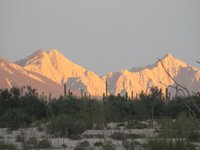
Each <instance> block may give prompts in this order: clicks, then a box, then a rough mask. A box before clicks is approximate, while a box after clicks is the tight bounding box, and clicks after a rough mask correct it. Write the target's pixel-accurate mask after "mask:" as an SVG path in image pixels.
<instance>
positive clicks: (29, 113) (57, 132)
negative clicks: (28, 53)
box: [0, 87, 200, 149]
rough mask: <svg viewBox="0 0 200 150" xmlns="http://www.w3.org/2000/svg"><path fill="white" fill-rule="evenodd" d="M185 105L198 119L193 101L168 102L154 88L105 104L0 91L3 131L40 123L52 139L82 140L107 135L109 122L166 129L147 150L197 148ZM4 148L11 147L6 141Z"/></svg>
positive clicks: (197, 136)
mask: <svg viewBox="0 0 200 150" xmlns="http://www.w3.org/2000/svg"><path fill="white" fill-rule="evenodd" d="M192 100H193V101H195V103H196V104H197V105H198V106H199V107H200V96H199V95H198V94H196V95H194V96H192ZM185 101H187V104H188V105H189V106H190V108H191V109H192V111H193V112H194V113H195V115H196V118H197V119H199V118H200V113H198V110H197V109H196V107H195V106H194V105H193V101H191V100H190V99H188V98H187V97H176V98H174V99H172V100H166V99H165V97H164V96H163V95H162V92H160V90H158V89H156V88H152V89H151V93H150V94H148V95H146V94H145V93H141V94H140V96H139V97H138V98H136V99H134V100H131V99H129V98H128V97H127V96H125V97H123V96H108V97H106V98H104V99H103V100H95V99H91V98H90V97H88V98H87V97H85V98H82V99H78V98H76V97H74V96H73V95H71V94H70V95H68V96H67V97H66V98H64V97H62V96H61V97H60V98H58V99H51V97H49V99H48V100H47V99H45V98H44V97H42V96H38V94H37V92H36V90H35V89H32V88H31V87H28V88H25V89H24V88H12V89H10V90H8V89H5V90H1V91H0V128H10V129H11V130H16V129H19V128H27V127H30V126H31V125H32V124H33V123H38V124H45V125H46V126H45V127H46V129H47V132H48V134H49V135H50V136H51V137H63V138H71V139H80V138H82V137H81V134H82V133H83V132H84V131H85V130H88V129H100V130H103V129H104V128H105V127H106V126H107V124H108V123H110V122H122V124H121V126H125V128H126V129H132V128H134V129H142V128H149V127H152V126H153V125H154V124H153V122H154V121H156V122H158V123H159V125H160V126H161V127H160V128H159V129H158V130H157V132H158V135H157V137H156V139H154V138H153V139H149V140H148V142H147V143H146V145H144V146H143V147H144V148H147V149H160V148H159V147H160V146H162V145H166V146H165V148H166V149H194V147H193V146H192V145H191V144H190V142H196V141H199V139H200V134H199V129H198V126H197V125H196V124H195V122H194V120H193V119H191V117H190V113H191V112H190V110H189V109H188V106H187V105H185ZM141 120H150V124H149V125H147V124H142V123H141V122H139V121H141ZM123 122H126V124H123ZM119 127H120V125H119ZM139 137H140V136H138V135H131V134H124V135H123V136H122V133H117V132H116V133H115V134H113V135H112V136H111V138H114V139H117V140H122V141H124V139H134V138H139ZM168 139H174V140H168ZM0 145H4V146H8V147H12V145H9V144H6V143H3V142H1V144H0ZM100 145H102V146H103V147H106V145H104V144H100ZM109 145H110V144H108V146H109ZM182 146H183V147H182Z"/></svg>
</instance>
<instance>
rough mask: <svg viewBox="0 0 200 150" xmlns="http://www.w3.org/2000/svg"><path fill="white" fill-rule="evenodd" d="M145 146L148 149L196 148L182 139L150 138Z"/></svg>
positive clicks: (182, 149)
mask: <svg viewBox="0 0 200 150" xmlns="http://www.w3.org/2000/svg"><path fill="white" fill-rule="evenodd" d="M144 147H145V149H148V150H161V149H162V150H195V147H194V146H193V145H191V144H190V143H189V142H188V141H185V140H182V139H174V140H172V139H168V140H167V139H150V140H149V141H148V142H147V144H146V145H145V146H144Z"/></svg>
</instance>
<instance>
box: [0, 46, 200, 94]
mask: <svg viewBox="0 0 200 150" xmlns="http://www.w3.org/2000/svg"><path fill="white" fill-rule="evenodd" d="M161 61H162V64H163V65H164V66H165V68H166V70H167V71H168V72H169V73H170V75H171V76H172V77H173V78H174V79H175V80H176V81H177V82H178V83H180V84H181V85H183V86H185V87H186V88H187V89H188V90H189V92H190V93H192V92H198V91H199V90H200V70H199V69H198V68H195V67H193V66H190V65H188V64H186V63H184V62H183V61H181V60H179V59H176V58H174V57H173V56H172V55H171V54H167V55H165V56H164V57H163V58H162V59H161ZM0 74H1V79H0V88H11V87H13V86H17V87H21V86H28V85H29V86H32V87H33V88H36V89H37V90H38V92H39V93H40V94H41V93H44V94H45V95H49V93H51V95H52V96H54V97H58V96H60V95H63V85H64V84H66V86H67V89H70V90H71V91H73V93H74V94H75V95H77V96H78V95H79V96H80V93H81V91H82V92H84V93H87V95H91V96H93V97H102V95H103V93H105V91H106V86H105V82H106V81H107V84H108V93H109V94H113V95H117V94H122V95H124V94H125V93H126V92H127V93H128V95H129V96H130V95H132V96H136V95H137V94H139V93H140V92H141V91H143V92H149V90H150V88H151V87H153V86H156V87H158V88H161V89H162V90H165V89H166V88H167V87H168V88H169V91H170V93H171V95H174V94H175V91H176V90H175V89H174V88H170V87H172V86H175V83H174V81H173V80H172V79H171V78H170V77H169V76H168V75H167V73H166V72H165V70H164V68H163V67H162V65H161V63H160V62H159V61H157V62H155V63H153V64H152V65H148V66H146V67H140V68H132V69H130V70H121V71H119V72H110V73H108V74H106V75H104V76H103V77H100V76H99V75H97V74H95V73H94V72H92V71H90V70H87V69H86V68H84V67H82V66H80V65H77V64H75V63H74V62H72V61H71V60H69V59H67V58H66V57H65V56H64V55H63V54H61V53H60V52H59V51H58V50H56V49H51V50H50V51H48V52H46V51H44V50H38V51H36V52H35V53H33V54H32V55H30V56H28V57H26V58H24V59H21V60H19V61H16V62H14V63H13V62H9V61H7V60H5V59H3V58H0Z"/></svg>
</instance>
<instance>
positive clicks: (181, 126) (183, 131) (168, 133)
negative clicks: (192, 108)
mask: <svg viewBox="0 0 200 150" xmlns="http://www.w3.org/2000/svg"><path fill="white" fill-rule="evenodd" d="M196 130H197V127H196V126H195V124H194V123H193V122H192V121H191V119H190V118H189V117H187V115H186V114H185V113H182V114H180V115H179V116H178V118H177V119H176V120H172V119H163V120H162V121H161V133H160V137H165V138H189V136H190V137H191V138H192V134H193V133H194V132H196Z"/></svg>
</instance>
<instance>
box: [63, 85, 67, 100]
mask: <svg viewBox="0 0 200 150" xmlns="http://www.w3.org/2000/svg"><path fill="white" fill-rule="evenodd" d="M64 98H65V99H66V98H67V86H66V84H64Z"/></svg>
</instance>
